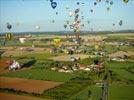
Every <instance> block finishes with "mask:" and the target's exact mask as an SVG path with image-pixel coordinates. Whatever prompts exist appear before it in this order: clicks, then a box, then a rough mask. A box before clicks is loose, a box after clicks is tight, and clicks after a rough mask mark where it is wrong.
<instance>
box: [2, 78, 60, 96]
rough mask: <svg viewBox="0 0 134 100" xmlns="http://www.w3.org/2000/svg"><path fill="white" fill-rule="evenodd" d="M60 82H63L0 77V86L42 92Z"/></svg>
mask: <svg viewBox="0 0 134 100" xmlns="http://www.w3.org/2000/svg"><path fill="white" fill-rule="evenodd" d="M60 84H61V83H59V82H50V81H40V80H28V79H20V78H7V77H0V88H10V89H11V88H12V89H15V90H21V91H26V92H29V93H32V92H34V93H42V92H43V91H44V90H47V89H50V88H53V87H55V86H58V85H60Z"/></svg>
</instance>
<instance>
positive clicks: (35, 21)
mask: <svg viewBox="0 0 134 100" xmlns="http://www.w3.org/2000/svg"><path fill="white" fill-rule="evenodd" d="M53 1H54V2H57V7H56V8H55V9H53V8H52V7H51V2H50V1H49V0H0V32H9V31H10V32H29V31H30V32H31V31H33V32H35V31H36V32H38V31H72V29H70V28H69V27H67V28H66V29H65V28H64V24H66V21H67V20H69V22H70V24H71V23H73V21H74V16H72V17H70V16H69V12H73V11H75V9H77V8H79V9H80V13H79V16H80V18H81V16H84V19H83V20H81V23H82V24H84V27H83V28H81V29H80V30H81V31H91V29H93V30H94V31H107V30H110V31H111V30H126V29H134V14H133V12H134V0H129V2H128V3H127V4H125V3H124V2H123V0H113V5H110V4H108V3H106V2H105V0H101V2H100V3H97V5H96V6H94V2H95V1H96V0H53ZM109 1H110V0H109ZM77 2H79V3H80V5H77ZM82 3H84V4H82ZM66 7H69V9H66ZM107 7H109V8H110V10H109V11H107ZM91 9H93V13H91V12H90V10H91ZM56 12H58V14H57V15H56ZM52 20H54V21H55V22H54V23H52ZM120 20H122V21H123V24H122V26H120V25H119V21H120ZM87 21H90V23H89V24H88V23H87ZM6 23H10V24H11V25H12V29H11V30H8V29H7V24H6ZM113 24H115V26H113ZM36 26H40V29H36Z"/></svg>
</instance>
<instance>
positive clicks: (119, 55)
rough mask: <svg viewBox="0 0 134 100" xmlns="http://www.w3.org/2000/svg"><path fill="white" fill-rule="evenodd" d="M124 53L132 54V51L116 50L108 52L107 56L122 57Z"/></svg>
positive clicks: (133, 54) (133, 53)
mask: <svg viewBox="0 0 134 100" xmlns="http://www.w3.org/2000/svg"><path fill="white" fill-rule="evenodd" d="M124 55H126V56H128V57H129V56H134V52H132V51H127V52H124V51H118V52H115V53H112V54H110V55H109V56H110V57H123V56H124Z"/></svg>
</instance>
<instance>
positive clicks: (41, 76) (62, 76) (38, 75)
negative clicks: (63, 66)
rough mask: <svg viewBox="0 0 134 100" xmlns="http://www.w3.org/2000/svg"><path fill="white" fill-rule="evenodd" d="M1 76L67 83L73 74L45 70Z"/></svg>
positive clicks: (30, 70)
mask: <svg viewBox="0 0 134 100" xmlns="http://www.w3.org/2000/svg"><path fill="white" fill-rule="evenodd" d="M2 76H6V77H17V78H27V79H36V80H47V81H59V82H64V81H68V80H69V79H71V78H73V77H74V75H73V74H66V73H59V72H55V71H50V70H47V69H29V70H23V71H17V72H12V73H7V74H3V75H2Z"/></svg>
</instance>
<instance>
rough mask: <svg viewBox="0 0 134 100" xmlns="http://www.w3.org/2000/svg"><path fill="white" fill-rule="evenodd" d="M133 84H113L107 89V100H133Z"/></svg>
mask: <svg viewBox="0 0 134 100" xmlns="http://www.w3.org/2000/svg"><path fill="white" fill-rule="evenodd" d="M133 90H134V84H133V85H123V84H113V85H111V86H110V88H109V100H134V92H133Z"/></svg>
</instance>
